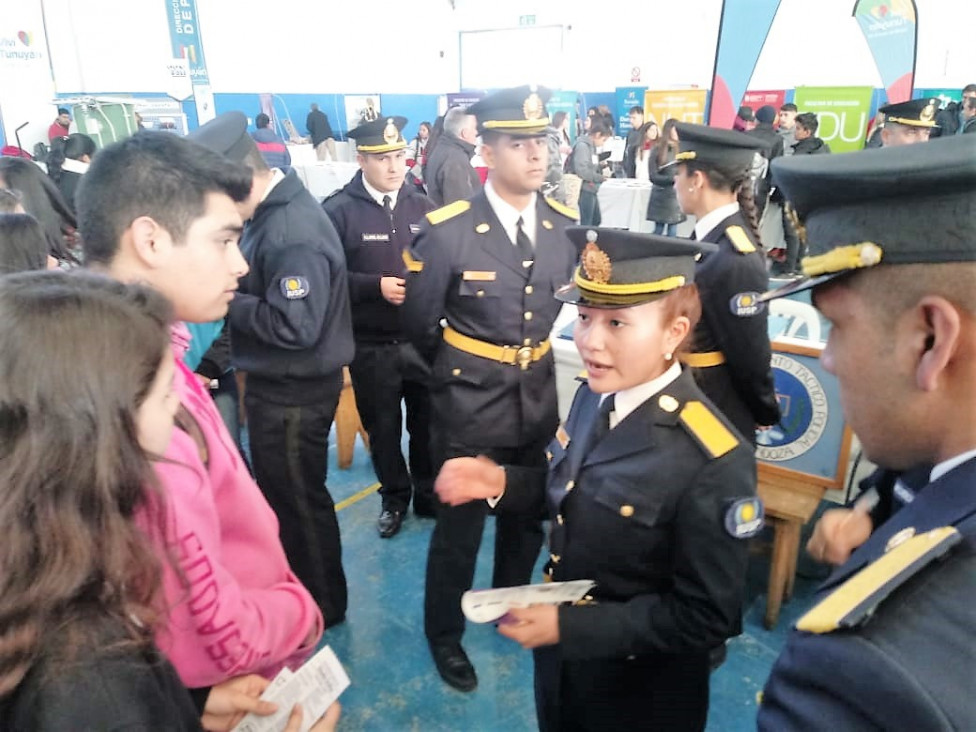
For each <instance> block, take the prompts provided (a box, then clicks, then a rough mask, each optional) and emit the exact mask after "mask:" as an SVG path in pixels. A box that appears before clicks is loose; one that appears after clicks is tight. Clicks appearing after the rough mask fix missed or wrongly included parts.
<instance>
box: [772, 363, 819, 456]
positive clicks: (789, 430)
mask: <svg viewBox="0 0 976 732" xmlns="http://www.w3.org/2000/svg"><path fill="white" fill-rule="evenodd" d="M775 376H776V397H777V399H778V401H779V407H780V412H781V414H782V416H781V417H780V420H779V423H778V424H777V425H775V426H774V427H773V428H772V429H770V430H767V431H766V432H764V433H761V434H762V435H763V439H762V444H763V447H779V446H780V445H787V444H789V443H791V442H795V441H796V440H797V439H799V438H800V437H801V436H803V435H804V434H805V433H806V431H807V430H808V429H809V428H810V423H811V422H812V421H813V402H812V401H811V400H810V394H809V393H808V392H807V389H806V387H805V386H804V385H803V383H802V382H801V381H800V380H799V379H798V378H796V377H795V376H794V375H793V374H791V373H789V372H787V371H783V370H782V369H776V371H775Z"/></svg>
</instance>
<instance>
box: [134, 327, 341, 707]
mask: <svg viewBox="0 0 976 732" xmlns="http://www.w3.org/2000/svg"><path fill="white" fill-rule="evenodd" d="M188 335H189V334H188V333H187V332H186V329H185V326H182V324H180V325H177V326H174V328H173V350H174V356H175V357H176V365H177V372H176V376H175V379H174V385H173V388H174V389H176V390H177V392H178V393H179V395H180V402H181V404H182V405H183V407H184V408H185V409H186V410H187V411H188V412H189V413H190V415H192V416H193V418H194V419H195V420H196V423H197V425H199V427H200V430H201V432H202V433H203V437H204V440H205V441H206V445H207V451H206V452H207V455H206V464H204V462H203V461H202V460H201V453H200V450H199V449H198V447H197V443H196V442H194V440H193V438H191V437H190V436H189V435H188V434H186V433H185V432H183V431H182V430H180V429H175V430H173V438H172V440H171V442H170V445H169V448H168V449H167V450H166V454H165V459H164V460H162V461H157V462H156V463H155V470H156V475H157V476H158V478H159V481H160V484H161V487H162V493H163V500H164V502H165V503H164V505H165V520H164V521H163V522H160V521H159V520H158V517H155V516H144V517H143V521H142V525H143V526H146V527H147V530H149V531H150V532H152V533H155V534H156V535H157V536H158V535H159V531H160V530H161V531H163V532H164V535H165V537H166V544H167V550H168V552H169V555H170V561H169V562H163V598H164V601H165V603H166V608H167V610H168V617H166V618H165V619H164V621H163V622H162V623H161V625H160V628H159V630H158V631H157V633H156V643H157V644H158V645H159V647H160V649H161V650H162V651H163V652H164V653H165V654H166V656H167V657H168V658H169V660H170V661H171V662H172V663H173V665H174V666H175V667H176V670H177V671H178V672H179V675H180V678H181V679H182V680H183V683H184V684H186V686H188V687H190V688H198V687H203V686H213V685H214V684H217V683H219V682H221V681H225V680H226V679H228V678H230V677H232V676H239V675H241V674H246V673H258V674H261V675H262V676H266V677H269V678H270V677H271V676H273V675H274V674H275V673H277V672H278V670H280V669H281V667H282V666H285V665H287V666H290V667H295V666H298V665H300V664H301V663H302V662H303V661H304V660H305V659H306V658H307V657H308V655H309V654H310V653H311V651H312V650H313V649H314V648H315V646H316V644H317V643H318V640H319V638H320V637H321V635H322V629H323V628H322V614H321V612H320V611H319V609H318V606H317V605H316V604H315V601H314V600H313V599H312V596H311V595H310V594H309V592H308V590H306V589H305V588H304V587H303V586H302V584H301V582H299V580H298V578H297V577H295V575H294V574H292V572H291V569H289V567H288V560H287V559H286V558H285V552H284V549H283V548H282V546H281V541H280V539H279V538H278V519H277V518H276V517H275V515H274V512H273V511H272V510H271V507H270V506H268V503H267V501H266V500H265V498H264V496H263V495H262V494H261V491H260V489H259V488H258V486H257V484H256V483H255V482H254V480H253V478H251V475H250V473H249V472H248V470H247V467H246V466H245V465H244V462H243V460H242V459H241V457H240V455H239V453H238V452H237V447H236V446H235V444H234V441H233V440H232V439H231V437H230V435H229V434H228V432H227V428H226V427H225V426H224V423H223V421H222V420H221V418H220V413H219V412H218V411H217V408H216V406H215V405H214V403H213V399H211V397H210V394H209V393H207V391H206V390H205V389H204V388H203V386H202V385H201V384H200V382H199V381H198V380H197V378H196V377H195V376H194V375H193V373H192V372H190V370H189V369H187V368H186V366H184V365H183V359H182V356H183V350H185V345H186V343H187V337H188ZM181 349H182V350H181ZM154 525H155V526H156V527H159V528H157V529H156V531H155V532H153V529H152V528H151V527H153V526H154ZM174 565H175V566H174Z"/></svg>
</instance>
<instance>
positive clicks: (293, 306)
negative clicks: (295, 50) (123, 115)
mask: <svg viewBox="0 0 976 732" xmlns="http://www.w3.org/2000/svg"><path fill="white" fill-rule="evenodd" d="M188 137H189V138H190V139H193V140H194V141H195V142H197V143H199V144H202V145H204V146H206V147H209V148H210V149H212V150H215V151H217V152H219V153H221V154H223V155H224V156H226V157H228V158H230V159H231V160H234V161H235V162H238V163H244V164H246V165H247V166H249V167H250V168H251V169H252V171H253V172H254V175H253V183H252V186H251V196H250V198H248V200H247V201H245V202H244V203H243V204H240V205H239V208H240V209H241V216H242V218H243V219H245V221H247V224H246V226H245V229H244V235H243V236H242V237H241V253H242V254H243V255H244V258H245V259H246V260H247V263H248V266H249V268H250V270H249V272H248V273H247V274H246V275H245V276H244V277H242V278H241V280H240V289H239V290H238V291H237V293H236V294H235V296H234V299H233V300H232V301H231V303H230V309H229V311H228V314H227V320H228V322H229V323H230V335H231V357H232V361H233V363H234V366H235V368H237V369H239V370H241V371H244V372H246V373H247V390H246V392H245V395H244V409H245V412H246V413H247V423H248V434H249V438H250V447H251V462H252V466H253V468H254V477H255V479H256V480H257V483H258V485H259V486H260V488H261V490H262V492H263V493H264V495H265V498H267V499H268V503H269V504H270V506H271V508H273V509H274V511H275V513H276V514H277V516H278V521H279V523H280V525H281V543H282V545H283V546H284V548H285V553H286V555H287V556H288V563H289V564H290V565H291V568H292V570H293V571H294V572H295V574H296V575H297V576H298V578H299V579H300V580H301V581H302V584H304V585H305V587H307V588H308V591H309V592H311V593H312V596H313V597H314V598H315V601H316V603H318V605H319V607H320V608H321V609H322V615H323V616H324V619H325V624H326V627H329V626H331V625H335V624H337V623H340V622H342V620H343V619H344V618H345V614H346V604H347V593H346V577H345V573H344V572H343V569H342V547H341V542H340V537H339V523H338V521H337V519H336V514H335V507H334V505H333V501H332V497H331V495H330V494H329V491H328V489H327V488H326V487H325V481H326V476H327V473H328V448H329V429H330V428H331V426H332V421H333V419H334V417H335V412H336V408H337V406H338V403H339V394H340V392H341V390H342V383H343V377H342V368H343V366H345V365H346V364H348V363H349V362H350V361H351V360H352V357H353V352H354V348H355V346H354V343H353V339H352V326H351V317H350V312H349V285H348V278H347V272H346V260H345V256H344V255H343V251H342V244H341V242H340V241H339V237H338V235H337V234H336V231H335V228H334V227H333V226H332V223H331V222H330V221H329V218H328V216H326V215H325V214H324V213H323V212H322V209H320V208H319V205H318V203H317V202H316V201H315V199H314V198H313V197H312V195H311V194H310V193H309V192H308V190H306V188H305V186H304V185H303V184H302V182H301V180H299V179H298V177H297V175H296V174H295V171H293V170H292V171H289V172H288V173H287V174H285V173H283V172H282V171H281V170H278V169H277V168H275V169H273V170H272V169H269V168H268V165H267V163H265V161H264V158H262V157H261V153H260V152H259V151H258V149H257V146H256V145H255V143H254V140H252V139H251V136H250V135H248V134H247V118H246V117H245V116H244V115H243V114H242V113H241V112H226V113H224V114H222V115H220V116H218V117H217V118H215V119H213V120H211V121H210V122H208V123H207V124H205V125H203V126H202V127H200V128H198V129H197V130H194V131H193V132H192V133H190V135H189V136H188Z"/></svg>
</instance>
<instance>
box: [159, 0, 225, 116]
mask: <svg viewBox="0 0 976 732" xmlns="http://www.w3.org/2000/svg"><path fill="white" fill-rule="evenodd" d="M165 1H166V17H167V18H168V20H169V39H170V44H171V46H172V49H173V58H174V59H185V60H186V66H187V68H188V69H189V72H190V83H191V85H192V89H193V98H194V102H195V103H196V108H197V122H198V123H199V124H201V125H202V124H204V123H205V122H209V121H210V120H212V119H213V118H214V117H216V116H217V112H216V110H215V109H214V101H213V90H212V89H211V88H210V76H209V74H208V73H207V60H206V57H205V56H204V55H203V38H202V36H201V35H200V25H199V19H200V16H199V14H198V13H197V1H196V0H165ZM170 73H171V74H172V73H174V69H172V68H171V69H170ZM176 98H178V97H176Z"/></svg>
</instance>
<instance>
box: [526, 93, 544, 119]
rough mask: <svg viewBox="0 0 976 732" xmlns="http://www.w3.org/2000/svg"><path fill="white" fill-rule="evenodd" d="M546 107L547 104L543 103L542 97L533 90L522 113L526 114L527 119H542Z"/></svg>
mask: <svg viewBox="0 0 976 732" xmlns="http://www.w3.org/2000/svg"><path fill="white" fill-rule="evenodd" d="M544 109H545V106H544V105H543V104H542V99H541V97H539V95H538V94H536V93H535V92H532V93H531V94H529V96H528V97H527V98H526V100H525V103H524V104H523V105H522V114H524V115H525V118H526V119H542V113H543V110H544Z"/></svg>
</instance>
